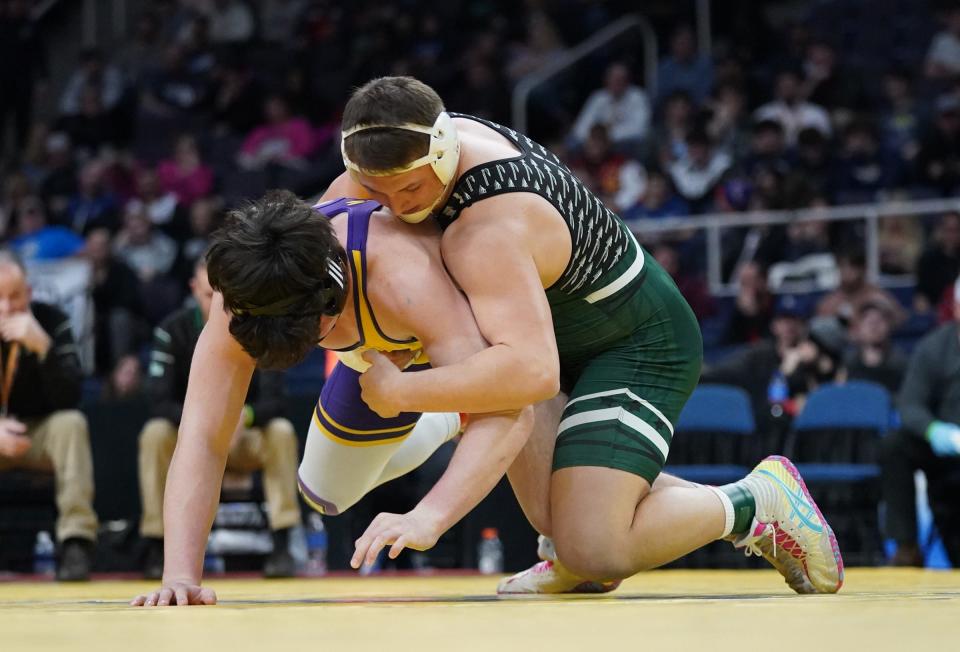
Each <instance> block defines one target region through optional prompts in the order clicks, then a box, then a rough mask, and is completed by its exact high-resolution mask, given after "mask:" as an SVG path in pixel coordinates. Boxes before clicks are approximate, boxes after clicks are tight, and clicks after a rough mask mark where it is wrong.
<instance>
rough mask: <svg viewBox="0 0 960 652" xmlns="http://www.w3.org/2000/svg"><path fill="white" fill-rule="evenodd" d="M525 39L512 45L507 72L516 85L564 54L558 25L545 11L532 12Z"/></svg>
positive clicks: (527, 22) (527, 23) (527, 21)
mask: <svg viewBox="0 0 960 652" xmlns="http://www.w3.org/2000/svg"><path fill="white" fill-rule="evenodd" d="M524 36H525V39H524V40H523V41H520V42H515V43H513V44H511V45H510V55H509V56H508V57H507V61H508V63H507V65H506V68H505V70H504V71H505V72H506V74H507V78H508V79H510V81H512V82H514V83H516V82H518V81H520V80H521V79H522V78H523V77H525V76H527V75H528V74H530V73H532V72H534V71H536V70H539V69H540V68H542V67H543V66H544V64H546V63H547V62H549V61H552V60H554V59H556V57H557V55H559V54H560V53H561V52H563V40H562V39H561V38H560V33H559V31H558V30H557V27H556V25H554V24H553V21H552V20H550V18H549V16H547V14H546V13H544V12H543V11H534V12H532V13H531V14H530V15H529V16H528V17H527V20H526V33H525V35H524Z"/></svg>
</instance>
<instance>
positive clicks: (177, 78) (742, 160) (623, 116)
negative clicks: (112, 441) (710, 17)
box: [0, 0, 960, 419]
mask: <svg viewBox="0 0 960 652" xmlns="http://www.w3.org/2000/svg"><path fill="white" fill-rule="evenodd" d="M734 4H735V5H736V6H735V7H733V8H731V11H730V14H731V16H733V18H730V19H720V18H718V23H720V24H718V26H717V28H716V33H715V34H714V48H713V52H712V53H704V52H699V51H698V48H697V39H696V36H695V33H694V31H693V29H692V27H691V25H690V24H689V22H686V19H689V16H682V15H674V16H672V17H671V20H669V21H667V20H664V21H663V25H662V26H659V27H662V29H659V30H658V33H659V34H660V37H661V52H660V59H659V65H658V69H657V86H656V88H655V89H653V88H650V87H648V85H647V84H646V82H645V80H644V78H643V65H642V64H643V61H642V56H641V52H640V49H639V48H637V47H635V48H632V49H627V50H622V51H618V52H617V54H616V55H611V56H609V57H605V58H604V57H600V58H599V59H594V60H590V61H588V63H587V64H585V65H587V66H588V71H587V72H589V74H581V75H577V77H576V79H570V78H569V77H566V78H565V77H561V78H559V79H558V80H556V81H554V82H551V83H549V84H546V85H545V86H543V87H541V88H540V89H538V91H537V92H536V93H534V94H533V95H532V97H531V103H530V116H531V122H530V123H531V124H532V125H533V127H532V128H531V133H530V135H531V136H532V137H534V138H537V139H539V140H541V141H542V142H544V144H546V145H548V146H549V147H550V148H551V149H553V150H554V151H556V152H557V153H558V154H559V155H561V157H562V158H563V159H564V160H565V161H566V162H567V163H568V165H569V166H570V167H571V168H572V169H573V170H574V171H575V172H576V173H577V174H578V175H579V176H580V177H581V178H582V179H584V180H585V181H586V182H587V183H588V184H589V185H590V186H591V187H592V188H593V189H594V190H595V192H597V194H598V195H599V196H600V197H601V198H602V199H603V200H604V202H605V203H607V204H608V205H610V206H611V207H612V208H614V209H615V210H616V211H617V212H618V213H619V214H620V215H621V216H622V217H623V218H624V219H625V220H627V222H628V224H629V225H630V226H631V228H632V229H634V230H635V232H636V233H637V234H638V236H639V237H640V238H641V239H642V241H643V242H644V243H645V244H646V246H647V247H648V248H649V249H650V251H651V253H652V254H653V255H654V256H655V257H656V259H657V260H658V261H660V263H661V264H662V265H663V266H664V267H665V268H666V269H667V270H668V271H669V272H670V273H671V275H672V276H673V277H674V278H675V280H676V281H677V283H678V286H679V287H680V289H681V290H682V291H683V293H684V295H685V296H686V297H687V299H688V301H689V302H690V304H691V306H692V307H693V309H694V311H695V312H696V313H697V315H698V317H700V318H701V321H702V322H703V323H712V324H713V325H714V329H713V330H715V331H716V333H717V335H716V337H714V338H713V340H712V341H709V342H708V344H710V345H712V346H715V347H730V346H734V345H745V344H751V345H752V346H749V347H747V348H743V349H740V350H739V351H738V352H736V353H735V354H733V355H732V356H728V357H726V358H724V359H722V360H719V361H717V362H716V363H715V364H712V365H710V366H709V367H708V369H707V370H706V372H705V379H707V380H713V381H716V382H736V383H737V384H744V383H745V384H746V386H747V387H746V388H747V389H748V391H749V392H750V394H751V396H752V398H753V400H754V406H755V408H756V410H757V412H758V415H760V416H761V417H762V418H764V419H769V418H780V417H781V415H783V414H786V415H787V416H789V415H790V414H793V413H796V411H797V410H799V409H800V406H801V405H802V400H803V397H804V396H805V395H806V394H807V393H808V392H809V391H811V389H813V388H815V387H816V386H817V385H818V384H822V383H823V382H827V381H830V380H837V379H844V378H863V379H868V380H873V381H876V382H879V383H881V384H883V385H884V386H885V387H887V388H888V389H889V390H890V391H891V392H892V393H895V392H896V391H897V390H898V388H899V385H900V381H901V379H902V377H903V374H904V370H905V368H906V364H907V358H906V354H907V353H908V351H907V350H901V349H898V348H897V347H896V346H895V345H894V340H895V334H896V333H897V332H898V329H902V328H903V327H904V325H905V324H907V323H913V322H914V321H915V319H916V316H917V315H921V316H924V319H925V321H923V323H924V324H926V325H927V327H929V328H932V327H933V326H934V325H935V324H936V323H937V322H938V321H940V322H944V321H949V320H952V319H953V304H954V295H953V284H954V281H955V280H956V278H957V276H958V274H960V214H957V213H948V214H945V215H940V216H934V217H931V218H923V219H921V218H917V217H915V216H910V215H903V216H897V217H890V218H886V219H883V220H882V221H881V223H880V233H879V246H880V251H879V256H880V270H881V272H882V273H883V274H885V275H894V276H896V275H908V276H913V277H915V284H916V285H915V289H914V290H913V291H911V292H910V293H908V294H906V295H903V294H900V295H896V296H895V295H893V294H891V293H889V292H888V291H886V290H884V289H881V288H880V287H878V286H877V285H875V284H874V283H873V282H872V281H871V280H869V279H868V275H867V273H866V269H867V267H866V258H865V250H864V245H865V242H864V233H863V227H862V224H861V223H859V222H855V221H854V222H847V223H844V224H831V223H828V222H826V221H806V222H798V223H795V224H790V225H787V226H784V227H769V228H768V227H764V228H751V229H746V228H744V229H731V230H730V231H729V232H727V233H725V235H724V241H723V248H724V260H723V273H724V276H725V278H727V279H730V280H731V281H732V282H733V283H734V284H735V286H736V288H737V296H736V298H735V299H733V300H732V301H722V300H720V299H718V298H717V297H714V296H712V295H711V294H710V292H709V288H708V287H707V284H706V282H705V280H704V272H705V270H704V260H705V257H704V255H703V251H704V249H703V246H704V242H703V238H702V235H697V234H696V233H692V232H686V231H684V232H674V233H669V234H667V235H663V234H661V235H658V236H655V237H654V236H650V235H647V234H645V233H644V226H645V224H649V223H651V221H654V220H661V219H663V218H669V217H677V216H686V215H696V214H701V213H707V212H744V211H753V210H763V209H803V208H810V209H816V208H825V207H829V206H835V205H842V204H855V203H866V202H875V201H885V200H891V199H908V198H931V197H949V196H953V195H954V194H956V191H957V189H958V186H960V9H958V8H956V7H953V6H949V5H945V6H943V7H941V6H939V5H936V4H933V5H927V4H926V3H906V4H904V5H903V6H902V7H901V10H902V15H900V16H899V18H900V19H901V22H900V23H899V24H900V25H901V27H902V29H901V32H902V33H901V35H900V36H901V37H900V39H899V40H898V41H897V43H898V44H899V45H898V47H890V48H887V49H886V50H884V54H885V56H878V57H874V58H871V59H870V60H869V61H865V60H864V58H863V57H856V56H853V55H851V52H853V50H852V49H851V48H850V47H847V41H849V39H850V38H851V33H853V34H854V35H856V30H855V26H851V25H847V24H844V25H839V24H837V23H834V22H832V21H831V20H830V16H829V12H826V10H824V9H823V8H822V7H820V6H818V7H815V8H813V9H811V10H810V13H809V15H805V16H802V17H800V18H799V19H797V20H784V21H780V22H778V23H776V24H773V23H771V22H768V21H767V20H766V18H765V16H766V14H765V13H764V12H761V11H749V10H743V8H742V7H740V4H741V3H734ZM745 4H749V3H745ZM822 4H826V5H829V4H831V3H822ZM834 4H836V5H844V4H845V3H834ZM142 5H143V7H144V9H143V11H141V12H139V13H138V14H136V15H135V16H133V17H132V18H131V29H130V32H129V38H128V39H127V41H126V42H125V43H124V44H123V45H122V47H120V48H116V49H110V50H109V51H105V50H100V49H97V48H95V47H89V48H86V49H84V50H83V51H82V52H81V53H80V56H79V57H78V58H77V60H76V65H75V69H74V70H73V71H72V73H71V75H70V76H69V79H68V81H67V83H66V84H65V86H64V87H63V88H61V89H56V90H57V92H56V93H54V92H53V90H52V89H51V88H50V87H49V84H48V62H47V56H46V54H45V52H47V51H48V50H49V48H50V46H51V44H45V43H44V42H43V38H42V34H41V33H40V31H39V30H38V29H37V26H36V25H34V24H33V23H32V21H31V18H30V17H29V16H30V14H29V9H30V6H31V3H30V2H29V1H28V0H0V160H2V162H3V165H2V168H0V172H2V176H0V178H2V184H0V241H2V242H3V243H4V244H6V245H9V246H10V247H11V248H13V249H14V250H15V251H17V252H18V253H19V255H20V256H21V257H22V258H23V259H24V260H25V262H26V263H27V264H28V266H29V265H30V264H31V263H34V262H40V261H54V260H62V259H69V258H71V257H83V258H85V259H87V260H88V261H89V263H90V265H91V268H92V274H93V276H92V284H93V293H92V301H93V305H94V327H93V333H94V336H93V337H94V347H93V351H94V359H93V362H92V365H91V367H90V373H91V375H93V376H95V377H98V378H101V379H104V381H105V390H104V391H105V392H106V393H107V394H108V395H118V394H119V395H123V394H126V393H129V392H135V391H137V387H138V385H139V378H140V377H141V375H142V374H143V371H142V368H143V367H144V366H145V363H146V361H147V358H148V351H149V341H150V333H151V331H152V329H153V328H154V327H155V326H157V325H158V324H159V323H161V322H162V321H163V320H164V318H166V317H167V316H168V315H169V314H170V313H172V312H173V311H175V310H177V309H178V308H179V307H180V306H181V305H182V304H183V302H184V301H185V300H189V299H190V289H189V285H188V283H189V280H190V279H191V278H192V277H193V276H194V273H195V265H196V262H197V260H198V258H199V257H200V256H201V255H202V253H203V252H204V250H205V247H206V241H207V238H208V237H209V235H210V233H211V232H212V230H213V229H215V228H216V227H217V225H218V224H219V222H220V220H221V219H222V217H223V215H224V211H225V210H227V209H229V207H230V206H232V205H235V204H236V203H237V202H239V201H242V200H243V199H244V198H247V197H255V196H258V195H259V194H261V193H262V192H263V191H265V190H266V189H267V188H270V187H277V186H282V187H287V188H290V189H293V190H295V191H296V192H298V193H300V194H303V195H305V196H306V195H310V194H313V193H317V192H319V191H321V190H322V189H323V188H324V186H325V184H326V183H328V182H329V181H330V180H332V178H333V177H334V176H335V175H336V174H338V173H339V171H340V170H342V165H341V163H340V159H339V111H340V110H341V108H342V106H343V104H344V102H345V100H346V98H347V96H348V94H349V92H350V90H351V88H353V87H354V86H356V85H358V84H360V83H362V82H364V81H366V80H368V79H370V78H372V77H375V76H379V75H414V76H416V77H418V78H420V79H422V80H423V81H425V82H427V83H428V84H430V85H431V86H433V87H434V88H436V89H437V91H438V92H439V93H440V95H441V96H442V97H443V98H444V100H445V103H446V105H447V107H448V109H450V110H453V111H458V112H463V113H468V114H473V115H477V116H481V117H484V118H488V119H490V120H494V121H496V122H500V123H504V124H510V122H511V115H510V105H509V98H510V93H511V90H512V89H513V87H514V86H515V84H516V83H517V81H518V80H520V79H521V78H523V77H524V76H525V75H526V74H528V73H530V72H532V71H535V70H537V69H538V68H539V67H541V66H542V65H543V64H544V63H545V62H548V61H550V60H551V59H552V58H553V57H555V56H556V55H557V54H559V53H560V52H562V51H563V50H564V49H566V48H568V47H569V46H571V45H573V44H575V43H577V42H579V41H581V40H582V39H583V38H586V37H587V36H589V35H590V34H591V33H593V32H595V31H596V30H597V29H598V28H599V27H601V26H603V25H605V24H607V23H608V22H610V21H611V20H612V19H613V18H615V17H617V16H618V15H620V14H621V13H624V12H625V11H626V10H628V9H629V8H630V6H629V5H627V4H625V3H593V2H586V1H583V0H566V1H564V2H557V3H547V2H540V1H538V0H526V1H525V2H523V3H507V2H502V1H498V0H487V1H483V0H471V1H469V2H464V3H447V4H446V5H443V4H441V5H438V4H437V3H428V2H422V1H419V0H406V1H404V2H397V3H381V2H373V1H358V2H353V3H349V5H345V4H343V3H337V2H333V1H332V0H262V1H260V2H248V1H247V0H149V1H147V2H144V3H142ZM621 5H622V6H621ZM898 6H899V5H898ZM747 9H749V8H747ZM818 11H819V12H820V13H819V14H818V13H817V12H818ZM825 14H826V15H825ZM747 16H749V17H747ZM864 29H867V28H866V27H865V28H864ZM903 34H906V36H904V35H903ZM35 101H36V102H42V103H45V104H43V106H44V107H45V108H46V109H47V110H46V111H43V112H41V111H39V110H37V109H38V106H36V105H34V102H35ZM54 107H55V108H54ZM40 113H43V114H44V115H52V116H53V117H52V119H44V120H40V119H37V118H36V116H37V115H39V114H40ZM811 261H812V262H811ZM801 263H802V265H801ZM801 266H802V267H803V269H805V270H807V271H806V273H807V274H808V275H810V276H811V277H815V278H820V275H821V274H826V276H827V277H829V278H835V279H836V280H837V281H838V283H837V284H832V283H826V284H824V286H823V287H822V288H821V289H822V291H821V292H819V293H816V292H815V293H813V294H810V295H802V296H794V295H779V296H778V295H777V293H776V292H775V290H776V288H775V287H771V286H772V285H773V283H772V280H773V279H774V278H780V277H781V276H782V275H788V276H789V275H791V274H792V273H793V272H795V271H796V269H798V268H799V267H801ZM811 269H812V270H813V272H810V270H811ZM826 286H830V287H826ZM922 334H923V333H922V332H914V335H915V336H916V337H914V338H913V339H912V340H910V341H906V342H905V344H906V347H905V349H909V348H910V345H911V344H912V343H913V342H914V341H915V340H916V339H917V338H919V336H920V335H922ZM746 370H750V373H749V374H747V373H745V371H746ZM747 377H749V378H750V380H748V381H744V378H747ZM774 408H775V409H774ZM771 415H772V417H771Z"/></svg>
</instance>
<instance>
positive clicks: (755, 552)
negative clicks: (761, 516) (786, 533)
mask: <svg viewBox="0 0 960 652" xmlns="http://www.w3.org/2000/svg"><path fill="white" fill-rule="evenodd" d="M776 532H777V526H776V525H775V524H773V523H768V524H767V525H766V526H764V528H763V532H761V533H760V534H758V535H756V536H754V537H751V538H750V539H748V540H747V541H745V542H744V546H743V555H744V557H763V552H764V551H763V548H761V547H760V544H761V542H762V541H763V540H764V538H765V537H767V536H768V535H769V537H770V543H772V544H774V545H773V555H774V557H776V555H777V546H776V541H777V535H776Z"/></svg>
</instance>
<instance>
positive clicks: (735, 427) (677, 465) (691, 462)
mask: <svg viewBox="0 0 960 652" xmlns="http://www.w3.org/2000/svg"><path fill="white" fill-rule="evenodd" d="M755 431H756V423H755V422H754V418H753V409H752V407H751V405H750V397H749V395H748V394H747V393H746V392H745V391H744V390H743V389H741V388H739V387H733V386H730V385H711V384H706V385H700V386H699V387H697V388H696V389H695V390H694V391H693V394H692V395H691V396H690V400H688V401H687V404H686V406H685V407H684V409H683V411H682V412H681V413H680V418H679V419H678V421H677V424H676V428H675V432H674V437H673V443H672V445H671V449H670V460H669V461H670V462H671V465H670V466H669V467H667V469H666V471H667V472H668V473H673V474H676V475H678V476H680V477H682V478H684V479H685V480H690V481H691V482H700V483H704V484H725V483H727V482H732V481H734V480H738V479H739V478H742V477H743V476H744V475H746V473H747V472H748V471H749V468H748V467H747V466H746V465H747V464H748V463H751V461H752V459H751V451H749V450H748V449H749V448H750V442H751V441H752V437H751V435H753V434H754V432H755Z"/></svg>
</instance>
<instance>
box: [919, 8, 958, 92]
mask: <svg viewBox="0 0 960 652" xmlns="http://www.w3.org/2000/svg"><path fill="white" fill-rule="evenodd" d="M942 20H943V22H944V27H946V29H944V30H942V31H940V32H937V34H936V35H935V36H934V37H933V40H932V41H931V42H930V49H929V50H928V51H927V60H926V64H925V70H926V73H927V77H930V78H931V79H945V78H946V79H949V78H952V77H956V76H957V75H960V8H957V7H951V8H950V9H949V10H947V11H946V12H945V13H944V15H943V16H942Z"/></svg>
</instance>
